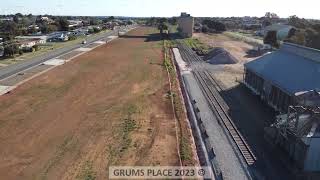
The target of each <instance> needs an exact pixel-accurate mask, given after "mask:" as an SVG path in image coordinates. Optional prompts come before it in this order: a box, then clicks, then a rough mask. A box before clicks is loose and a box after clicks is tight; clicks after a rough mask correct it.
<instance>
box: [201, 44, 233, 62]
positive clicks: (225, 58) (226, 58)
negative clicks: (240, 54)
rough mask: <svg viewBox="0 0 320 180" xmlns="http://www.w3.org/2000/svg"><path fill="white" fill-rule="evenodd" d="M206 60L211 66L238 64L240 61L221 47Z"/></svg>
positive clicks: (213, 51)
mask: <svg viewBox="0 0 320 180" xmlns="http://www.w3.org/2000/svg"><path fill="white" fill-rule="evenodd" d="M204 60H205V61H207V62H208V63H210V64H237V63H238V60H237V59H236V58H235V57H234V56H232V55H231V54H230V53H229V52H228V51H227V50H225V49H224V48H221V47H217V48H214V49H212V50H211V51H210V52H209V53H208V54H207V55H206V56H205V57H204Z"/></svg>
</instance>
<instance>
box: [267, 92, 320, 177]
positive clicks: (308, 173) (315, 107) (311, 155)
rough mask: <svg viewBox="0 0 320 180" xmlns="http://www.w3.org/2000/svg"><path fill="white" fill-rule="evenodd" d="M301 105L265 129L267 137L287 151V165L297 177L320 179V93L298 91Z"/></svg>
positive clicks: (298, 104) (285, 155)
mask: <svg viewBox="0 0 320 180" xmlns="http://www.w3.org/2000/svg"><path fill="white" fill-rule="evenodd" d="M295 100H296V102H297V105H295V106H289V110H288V112H287V113H286V114H281V115H279V116H277V118H276V122H275V123H274V124H272V125H271V126H270V127H266V128H265V130H264V137H265V139H266V140H267V141H268V142H269V143H270V144H271V145H272V146H273V147H276V148H277V149H278V151H280V152H281V153H283V156H282V158H283V159H284V160H287V162H288V163H287V164H286V165H287V167H288V168H289V169H290V170H291V171H292V172H293V173H295V176H296V177H298V178H297V179H303V180H318V179H320V108H319V106H320V94H319V92H318V91H309V92H304V93H302V94H299V95H296V98H295Z"/></svg>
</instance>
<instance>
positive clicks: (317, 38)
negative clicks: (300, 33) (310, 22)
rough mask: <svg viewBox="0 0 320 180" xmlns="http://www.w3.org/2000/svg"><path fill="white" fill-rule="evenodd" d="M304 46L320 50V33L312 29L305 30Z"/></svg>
mask: <svg viewBox="0 0 320 180" xmlns="http://www.w3.org/2000/svg"><path fill="white" fill-rule="evenodd" d="M306 46H308V47H312V48H315V49H320V33H319V32H317V31H316V30H314V29H311V28H309V29H307V30H306Z"/></svg>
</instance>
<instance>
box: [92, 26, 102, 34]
mask: <svg viewBox="0 0 320 180" xmlns="http://www.w3.org/2000/svg"><path fill="white" fill-rule="evenodd" d="M100 31H101V30H100V28H98V27H93V32H94V33H98V32H100Z"/></svg>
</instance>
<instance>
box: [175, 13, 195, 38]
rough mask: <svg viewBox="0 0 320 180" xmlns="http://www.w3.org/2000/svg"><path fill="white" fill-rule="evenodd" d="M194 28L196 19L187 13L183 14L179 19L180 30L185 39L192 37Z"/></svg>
mask: <svg viewBox="0 0 320 180" xmlns="http://www.w3.org/2000/svg"><path fill="white" fill-rule="evenodd" d="M193 27H194V18H193V17H192V16H191V15H190V14H187V13H181V16H180V17H179V18H178V30H179V32H180V34H181V36H183V37H192V35H193Z"/></svg>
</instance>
